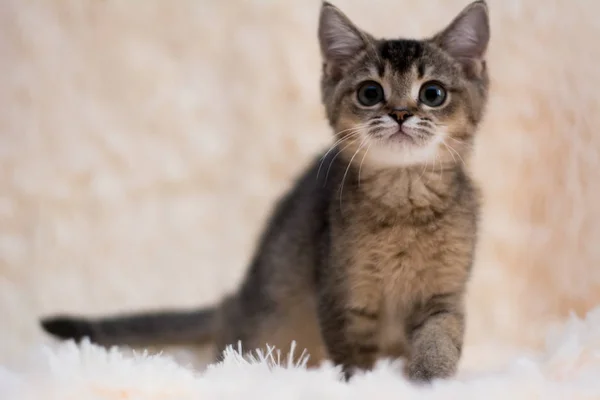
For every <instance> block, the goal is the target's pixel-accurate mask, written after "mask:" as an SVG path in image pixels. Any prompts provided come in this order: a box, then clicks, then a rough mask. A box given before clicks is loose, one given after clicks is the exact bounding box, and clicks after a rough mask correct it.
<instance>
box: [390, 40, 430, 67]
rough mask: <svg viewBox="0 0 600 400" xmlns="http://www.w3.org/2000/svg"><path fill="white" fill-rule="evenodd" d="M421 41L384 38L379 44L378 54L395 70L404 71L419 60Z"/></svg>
mask: <svg viewBox="0 0 600 400" xmlns="http://www.w3.org/2000/svg"><path fill="white" fill-rule="evenodd" d="M423 52H424V45H423V43H421V42H419V41H416V40H386V41H384V42H382V43H381V44H380V46H379V55H380V57H381V59H382V61H384V63H385V64H388V65H390V66H391V67H392V68H393V69H394V70H395V71H396V72H399V73H406V72H408V71H409V70H410V69H411V67H412V66H413V65H415V64H416V63H418V62H419V61H421V58H422V57H423Z"/></svg>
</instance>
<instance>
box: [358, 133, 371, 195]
mask: <svg viewBox="0 0 600 400" xmlns="http://www.w3.org/2000/svg"><path fill="white" fill-rule="evenodd" d="M372 145H373V142H371V143H369V146H368V147H367V150H365V154H364V155H363V158H362V160H361V161H360V166H359V167H358V187H360V171H361V170H362V166H363V163H364V162H365V158H366V157H367V153H368V152H369V150H370V149H371V146H372Z"/></svg>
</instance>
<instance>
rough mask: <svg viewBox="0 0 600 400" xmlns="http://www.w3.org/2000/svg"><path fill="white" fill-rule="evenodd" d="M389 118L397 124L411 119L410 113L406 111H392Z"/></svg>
mask: <svg viewBox="0 0 600 400" xmlns="http://www.w3.org/2000/svg"><path fill="white" fill-rule="evenodd" d="M390 117H392V118H393V119H394V120H396V122H397V123H399V124H402V123H403V122H404V121H406V120H407V119H408V118H410V117H412V113H411V112H410V111H408V110H406V109H400V110H394V111H392V112H391V113H390Z"/></svg>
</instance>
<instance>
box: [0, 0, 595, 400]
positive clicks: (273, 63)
mask: <svg viewBox="0 0 600 400" xmlns="http://www.w3.org/2000/svg"><path fill="white" fill-rule="evenodd" d="M468 1H469V0H419V1H417V0H369V1H365V0H338V1H335V3H336V4H337V5H338V6H339V7H340V8H342V9H343V10H344V11H346V12H347V13H348V15H349V16H350V17H351V18H352V19H353V20H354V21H355V22H356V23H357V24H358V25H360V26H362V27H364V28H365V29H367V30H369V31H371V32H373V33H374V34H376V35H385V36H398V35H403V36H422V35H427V34H430V33H432V32H433V31H435V30H436V29H438V28H439V27H441V26H443V25H444V24H445V23H447V22H448V21H449V20H450V19H451V18H452V17H453V16H454V15H455V14H456V13H457V12H458V11H459V10H460V9H461V8H462V7H463V6H464V5H465V4H466V3H467V2H468ZM489 3H490V13H491V20H492V41H491V44H490V52H489V62H488V64H489V68H490V71H491V75H492V97H491V101H490V106H489V112H488V117H487V119H486V123H485V124H484V126H483V127H482V129H481V133H480V135H479V137H478V142H477V146H476V155H475V157H474V159H473V160H472V164H471V166H472V169H473V173H474V175H475V177H476V179H477V180H478V181H479V183H480V185H481V187H482V190H483V194H484V197H485V204H484V208H483V215H482V230H481V237H480V240H479V246H478V249H477V255H476V263H475V267H474V274H473V277H472V281H471V285H470V288H469V293H468V299H467V305H468V316H469V317H468V327H467V328H468V329H467V337H466V343H465V354H464V359H463V363H462V366H461V370H460V374H459V376H458V377H457V378H456V379H454V380H451V381H448V382H443V383H437V384H435V385H433V386H432V387H430V388H427V389H417V388H414V387H412V386H410V385H407V384H406V383H405V382H404V381H403V380H402V378H401V377H400V376H399V374H398V373H397V372H396V369H395V368H394V367H392V366H388V365H382V366H381V367H380V368H378V369H377V371H376V372H374V373H372V374H369V375H366V376H364V377H359V378H357V379H355V380H354V381H352V382H351V383H349V384H343V383H340V382H338V381H337V379H336V373H335V371H334V370H333V369H332V368H330V367H324V368H323V369H321V370H317V371H305V370H303V369H302V368H291V369H284V368H279V367H273V368H270V367H269V366H268V364H269V363H267V362H263V361H260V360H259V361H258V362H256V363H247V362H243V361H242V360H240V358H239V357H237V356H236V355H235V354H233V353H231V354H229V355H228V357H227V358H226V361H225V362H224V363H223V364H220V365H217V366H213V367H211V368H209V369H208V370H207V371H206V372H200V371H202V368H203V366H204V364H205V362H206V356H205V355H203V353H202V352H200V353H198V355H196V353H193V352H191V351H190V350H185V349H184V350H182V349H167V351H168V353H166V354H165V355H164V356H161V357H146V356H143V355H137V356H133V355H132V354H131V353H130V352H127V351H125V350H124V349H123V350H121V351H123V352H124V353H123V355H119V353H117V352H111V353H105V352H104V351H103V350H101V349H96V348H93V347H91V346H89V345H84V346H83V347H82V348H76V347H74V346H73V345H69V344H64V345H60V344H57V343H55V342H52V341H51V340H49V338H48V337H47V336H45V335H44V334H43V333H42V332H41V330H40V328H39V324H38V320H39V318H40V316H43V315H48V314H51V313H57V312H61V313H82V314H87V315H101V314H106V313H114V312H119V311H134V310H140V309H148V308H157V307H189V306H192V305H204V304H209V303H212V302H214V301H216V300H217V299H218V298H219V297H220V296H222V295H223V294H224V293H226V292H227V291H230V290H232V289H233V288H235V286H236V285H237V284H238V283H239V280H240V277H241V276H242V274H243V272H244V269H245V266H246V264H247V261H248V259H249V258H250V255H251V252H252V251H253V247H254V242H255V240H256V237H257V235H258V233H259V231H260V228H261V224H262V222H263V221H264V218H265V216H266V214H267V213H268V211H269V209H270V206H271V204H272V202H273V200H274V199H275V198H276V197H277V196H278V195H279V194H280V193H281V192H282V191H284V190H285V188H286V187H287V186H288V185H289V182H290V180H291V179H292V177H293V176H294V175H296V174H297V173H298V172H299V171H300V169H301V168H302V167H303V165H304V164H305V163H306V162H307V161H308V160H309V159H310V158H312V157H313V155H314V154H315V153H316V152H317V151H319V150H320V149H321V148H322V147H323V146H324V145H326V144H327V143H328V142H329V138H330V132H329V130H328V128H327V126H326V123H325V119H324V116H323V111H322V108H321V105H320V104H319V91H318V79H319V73H320V62H319V54H318V47H317V41H316V22H317V15H318V10H319V6H320V0H289V1H288V0H286V1H262V0H227V1H224V0H223V1H217V0H215V1H211V0H178V1H165V0H144V1H133V0H131V1H127V0H104V1H98V0H61V1H37V2H36V1H23V0H3V1H2V2H1V5H0V66H1V67H0V71H1V73H0V366H1V367H0V399H1V400H12V399H19V400H21V399H24V400H28V399H34V400H38V399H40V400H42V399H43V400H46V399H61V400H63V399H78V400H79V399H119V400H124V399H128V400H129V399H192V398H194V399H196V398H208V399H213V398H246V399H247V398H260V399H267V398H278V399H284V398H294V399H298V398H355V397H356V398H365V397H367V398H368V397H377V398H394V399H398V398H411V396H412V397H415V396H421V395H422V394H423V393H426V394H427V395H428V397H430V398H443V399H447V398H460V399H464V398H494V397H497V398H502V399H505V398H510V399H517V398H553V397H556V398H569V399H571V398H600V388H599V385H600V378H599V377H600V359H599V358H598V352H599V351H600V320H599V318H600V317H599V315H598V313H599V312H600V311H596V312H593V313H592V314H588V313H589V312H590V311H592V310H594V309H595V308H596V307H598V306H599V305H600V251H599V250H598V249H600V247H599V246H598V244H599V243H600V132H599V129H598V127H600V113H599V112H598V109H599V108H598V106H599V104H600V103H599V101H598V98H599V97H598V88H600V68H598V60H600V45H599V44H598V43H599V41H598V38H599V37H600V23H599V22H598V21H599V20H598V15H599V13H600V3H599V2H596V1H585V0H489ZM571 315H574V316H573V317H570V316H571ZM586 315H587V317H586ZM575 316H577V317H575ZM569 318H571V319H569ZM578 318H579V319H578ZM44 346H46V350H44V351H41V350H40V349H42V348H43V347H44ZM167 356H173V357H176V359H177V360H178V361H177V364H175V363H173V362H170V361H168V359H167V358H166V357H167ZM188 361H190V362H193V365H192V366H189V367H185V365H186V363H187V362H188ZM179 365H183V366H179ZM426 397H427V396H426Z"/></svg>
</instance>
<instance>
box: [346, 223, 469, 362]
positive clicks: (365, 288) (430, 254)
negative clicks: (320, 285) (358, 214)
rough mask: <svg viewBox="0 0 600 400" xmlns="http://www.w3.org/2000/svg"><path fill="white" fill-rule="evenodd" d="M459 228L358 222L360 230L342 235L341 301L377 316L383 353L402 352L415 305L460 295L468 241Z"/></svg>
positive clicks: (465, 272)
mask: <svg viewBox="0 0 600 400" xmlns="http://www.w3.org/2000/svg"><path fill="white" fill-rule="evenodd" d="M357 226H358V225H357ZM461 229H463V230H464V229H465V227H463V226H462V225H461V224H453V223H452V221H440V222H439V223H435V224H431V225H427V226H419V227H415V226H387V227H386V226H384V227H381V226H376V225H374V223H371V222H369V221H362V224H361V226H360V229H357V230H356V231H354V232H347V234H346V237H345V241H346V243H345V245H344V247H345V249H346V251H347V253H346V256H347V259H346V262H347V264H346V267H345V268H346V279H345V282H346V289H347V290H346V293H347V296H348V297H347V298H348V301H349V302H350V307H356V308H361V309H368V310H370V311H371V312H373V313H376V314H377V315H378V319H379V323H378V335H379V337H380V346H381V349H382V350H383V351H385V352H386V353H387V354H395V355H401V354H402V353H403V352H404V349H405V347H406V346H405V343H404V342H405V337H406V334H407V331H406V321H408V320H410V319H411V317H412V313H413V312H414V310H415V309H416V308H418V307H419V305H421V304H423V303H424V302H426V301H427V299H428V298H430V297H432V296H435V295H436V294H441V293H448V292H453V291H460V290H463V288H464V284H465V282H466V280H467V277H468V270H469V267H470V261H471V253H472V240H471V237H472V236H471V235H469V234H468V232H466V231H465V232H463V233H461V232H460V230H461Z"/></svg>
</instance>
